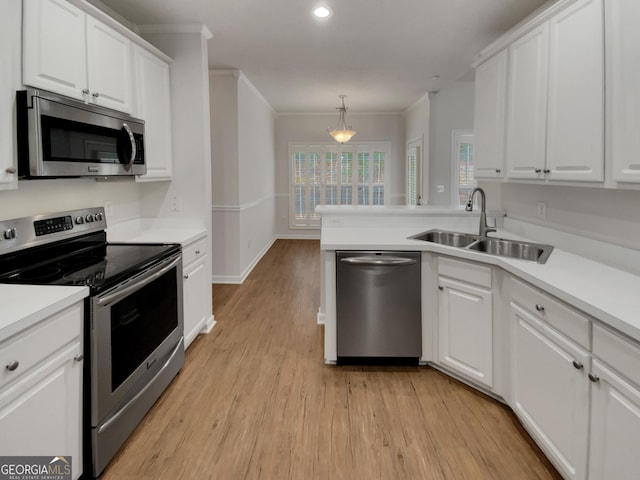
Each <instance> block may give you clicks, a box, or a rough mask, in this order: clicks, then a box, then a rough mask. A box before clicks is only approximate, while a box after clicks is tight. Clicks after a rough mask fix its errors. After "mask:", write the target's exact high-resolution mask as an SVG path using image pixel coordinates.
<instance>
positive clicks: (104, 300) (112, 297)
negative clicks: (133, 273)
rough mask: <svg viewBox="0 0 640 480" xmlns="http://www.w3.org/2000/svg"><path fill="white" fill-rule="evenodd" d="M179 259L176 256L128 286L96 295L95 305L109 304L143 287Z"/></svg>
mask: <svg viewBox="0 0 640 480" xmlns="http://www.w3.org/2000/svg"><path fill="white" fill-rule="evenodd" d="M181 259H182V257H181V256H178V257H176V258H175V259H174V260H173V261H172V262H171V263H169V264H168V265H166V266H164V267H162V269H160V270H159V271H157V272H154V273H152V274H150V275H149V276H145V277H143V278H142V279H140V280H139V281H137V282H136V283H134V284H133V285H129V286H127V287H125V288H123V289H117V290H116V291H115V292H113V293H111V294H108V295H105V296H104V297H98V298H97V305H98V306H99V307H104V306H106V305H109V304H110V303H113V302H117V301H118V300H121V299H123V298H124V297H126V296H128V295H131V294H132V293H133V292H135V291H136V290H139V289H141V288H142V287H144V286H145V285H148V284H150V283H151V282H153V281H154V280H156V279H157V278H159V277H161V276H162V275H164V274H165V273H167V272H168V271H169V270H171V269H172V268H174V267H175V266H176V265H177V263H178V262H179V261H180V260H181Z"/></svg>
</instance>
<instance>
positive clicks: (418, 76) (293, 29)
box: [103, 0, 546, 112]
mask: <svg viewBox="0 0 640 480" xmlns="http://www.w3.org/2000/svg"><path fill="white" fill-rule="evenodd" d="M545 2H546V0H320V1H316V0H269V1H266V0H180V1H176V0H103V3H104V4H106V5H107V6H108V7H110V8H112V9H113V10H115V11H116V12H117V13H119V14H120V15H122V16H123V17H125V18H126V19H128V20H130V21H131V22H133V23H135V24H138V25H142V24H167V23H194V22H198V23H204V24H205V25H206V26H207V27H208V28H209V30H210V31H211V32H212V33H213V35H214V37H213V38H212V39H211V40H209V66H210V67H211V68H214V69H240V70H242V71H243V73H244V74H245V75H246V77H247V78H248V79H249V80H250V81H251V83H253V85H254V86H255V87H256V88H257V89H258V90H259V91H260V92H261V93H262V95H263V96H264V97H265V98H266V99H267V101H268V102H269V103H270V104H271V106H272V107H273V108H274V109H275V110H276V111H277V112H329V111H334V108H335V107H337V106H338V104H339V98H338V95H340V94H346V95H347V99H346V103H347V107H348V108H349V110H350V111H351V112H401V111H403V110H405V109H406V108H407V107H409V106H411V105H412V104H413V103H414V102H415V101H416V100H418V99H419V98H421V97H422V96H423V95H424V94H425V93H426V92H428V91H434V90H439V89H441V88H442V87H443V86H445V85H447V84H448V83H451V82H453V81H455V80H457V79H460V78H461V77H464V76H469V75H470V64H471V62H472V60H473V56H474V54H475V53H477V52H478V51H479V50H481V49H482V48H483V47H485V46H486V45H487V44H489V43H490V42H491V41H493V40H494V39H496V38H497V37H498V36H499V35H500V34H502V33H503V32H505V31H506V30H508V29H509V28H511V27H512V26H514V25H515V24H516V23H518V22H519V21H520V20H522V19H523V18H524V17H526V16H527V15H528V14H529V13H531V12H532V11H534V10H535V9H536V8H538V7H540V6H541V5H542V4H544V3H545ZM318 3H324V4H325V5H329V6H330V7H331V8H332V9H333V11H334V13H333V16H332V17H331V18H330V19H329V20H328V21H324V22H318V21H316V20H314V19H313V18H312V17H311V13H310V12H311V9H312V7H313V6H314V5H317V4H318ZM436 75H438V76H439V78H436V79H434V78H433V77H434V76H436Z"/></svg>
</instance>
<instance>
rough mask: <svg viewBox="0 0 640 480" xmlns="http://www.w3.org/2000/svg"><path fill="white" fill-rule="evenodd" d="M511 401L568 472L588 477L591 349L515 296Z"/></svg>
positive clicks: (570, 475) (566, 474) (569, 475)
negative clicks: (551, 323)
mask: <svg viewBox="0 0 640 480" xmlns="http://www.w3.org/2000/svg"><path fill="white" fill-rule="evenodd" d="M510 307H511V317H512V318H511V328H512V331H511V335H512V343H511V348H512V351H511V407H512V408H513V410H514V411H515V412H516V414H517V415H518V417H519V418H520V419H521V420H522V422H523V424H524V425H525V427H527V430H528V431H529V432H530V433H531V435H532V436H533V437H534V439H535V440H536V441H537V442H538V444H539V445H540V447H541V448H542V449H543V451H544V452H545V453H546V454H547V455H548V456H549V458H550V459H551V461H552V462H553V463H554V465H555V466H556V467H557V468H558V470H560V472H561V473H562V475H563V476H564V477H565V478H571V479H584V478H586V468H587V447H588V432H589V387H590V385H589V381H588V379H587V375H586V373H585V369H588V368H589V354H588V352H586V351H584V350H583V349H582V348H580V347H579V346H578V345H576V344H575V343H573V342H571V341H570V340H568V339H567V338H565V337H564V336H562V335H560V334H559V333H557V332H555V331H554V330H552V329H551V328H549V327H548V326H546V325H545V324H544V323H543V322H542V321H541V320H540V319H538V318H536V315H535V314H533V313H532V312H531V311H528V310H526V309H525V308H523V306H521V305H519V304H517V303H516V302H513V301H512V302H511V305H510Z"/></svg>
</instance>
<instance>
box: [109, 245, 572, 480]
mask: <svg viewBox="0 0 640 480" xmlns="http://www.w3.org/2000/svg"><path fill="white" fill-rule="evenodd" d="M319 261H320V256H319V243H318V242H317V241H309V240H306V241H305V240H286V241H284V240H279V241H277V242H276V243H275V244H274V246H273V247H272V248H271V249H270V250H269V252H268V253H267V254H266V255H265V257H264V258H263V259H262V260H261V262H260V263H259V264H258V265H257V266H256V268H255V269H254V271H253V272H252V273H251V275H250V276H249V278H248V279H247V280H246V281H245V283H244V284H243V285H215V286H214V296H213V299H214V306H213V307H214V313H215V317H216V321H217V322H218V323H217V325H216V327H215V328H214V329H213V331H212V332H211V333H210V334H209V335H201V336H200V337H199V338H198V339H197V340H196V341H195V342H194V343H193V344H192V346H191V347H190V348H189V350H188V351H187V359H186V364H185V367H184V368H183V370H182V371H181V373H180V374H179V375H178V377H177V378H176V379H175V380H174V382H173V383H172V384H171V385H170V387H169V389H168V390H167V391H166V392H165V393H164V395H163V396H162V397H161V399H160V400H159V401H158V402H157V403H156V405H155V406H154V407H153V409H152V410H151V411H150V412H149V414H148V415H147V416H146V418H145V419H144V421H143V422H142V423H141V424H140V425H139V426H138V428H137V429H136V430H135V432H134V433H133V435H132V436H131V438H130V439H129V440H128V442H127V443H126V444H125V446H124V447H123V448H122V449H121V450H120V452H119V454H118V455H117V456H116V458H115V459H114V461H113V462H112V463H111V465H110V466H109V467H108V468H107V470H106V473H105V475H104V476H103V478H104V479H105V480H126V479H149V480H151V479H154V480H157V479H171V480H176V479H220V480H235V479H296V480H297V479H301V480H313V479H323V480H324V479H327V480H328V479H331V480H333V479H345V480H347V479H348V480H359V479H367V480H368V479H385V480H387V479H403V480H405V479H407V480H412V479H427V480H431V479H434V480H435V479H465V480H475V479H491V480H497V479H505V480H514V479H560V478H561V477H560V476H559V475H558V474H557V472H556V471H555V470H554V469H553V467H552V466H551V465H550V463H549V462H548V461H547V460H546V459H545V457H544V456H543V455H542V453H541V452H540V451H539V450H538V448H537V447H536V446H535V444H534V443H533V442H532V441H531V439H530V438H529V436H528V435H527V434H526V432H525V431H524V430H523V428H522V427H521V426H520V424H519V423H518V421H517V420H516V418H515V417H514V415H513V414H512V413H511V411H510V410H509V409H508V408H507V407H505V406H503V405H502V404H500V403H498V402H496V401H494V400H492V399H490V398H487V397H486V396H484V395H482V394H480V393H478V392H475V391H474V390H473V389H471V388H469V387H467V386H465V385H463V384H461V383H459V382H457V381H455V380H453V379H451V378H449V377H447V376H446V375H444V374H442V373H440V372H438V371H436V370H434V369H432V368H429V367H344V366H330V365H325V364H324V363H323V341H324V340H323V327H321V326H319V325H317V324H316V313H317V309H318V299H319V290H320V289H319V278H320V273H319V268H320V265H319Z"/></svg>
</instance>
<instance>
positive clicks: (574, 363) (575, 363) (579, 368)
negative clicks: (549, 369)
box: [573, 360, 584, 370]
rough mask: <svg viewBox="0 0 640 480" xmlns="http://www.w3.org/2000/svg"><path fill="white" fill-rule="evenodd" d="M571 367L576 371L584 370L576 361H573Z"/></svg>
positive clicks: (580, 363)
mask: <svg viewBox="0 0 640 480" xmlns="http://www.w3.org/2000/svg"><path fill="white" fill-rule="evenodd" d="M573 366H574V367H575V368H576V369H577V370H582V369H583V368H584V365H583V364H582V362H578V361H577V360H574V361H573Z"/></svg>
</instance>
